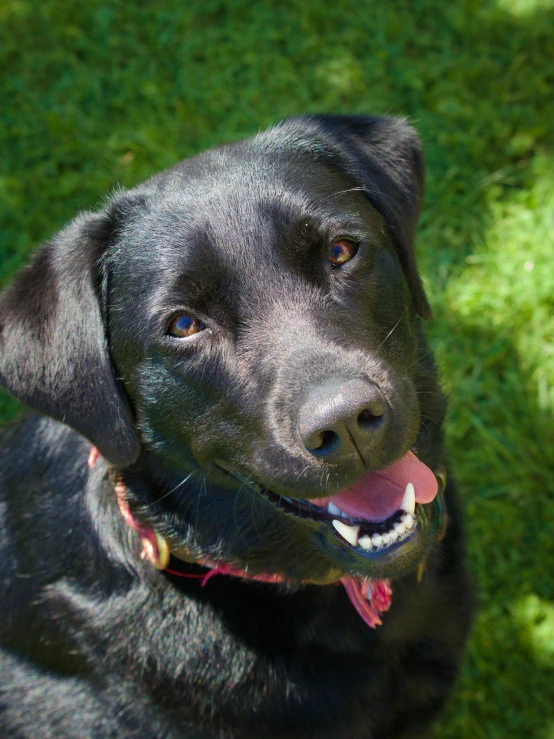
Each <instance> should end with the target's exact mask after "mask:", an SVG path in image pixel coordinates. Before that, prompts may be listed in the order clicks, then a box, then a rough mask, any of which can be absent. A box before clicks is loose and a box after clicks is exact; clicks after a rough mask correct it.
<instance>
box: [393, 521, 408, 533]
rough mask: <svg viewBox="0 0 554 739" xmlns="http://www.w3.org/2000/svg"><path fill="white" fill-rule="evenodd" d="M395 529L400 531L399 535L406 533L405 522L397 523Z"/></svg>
mask: <svg viewBox="0 0 554 739" xmlns="http://www.w3.org/2000/svg"><path fill="white" fill-rule="evenodd" d="M394 530H395V531H396V532H397V533H398V535H399V536H402V534H405V533H406V527H405V526H404V524H403V523H395V524H394Z"/></svg>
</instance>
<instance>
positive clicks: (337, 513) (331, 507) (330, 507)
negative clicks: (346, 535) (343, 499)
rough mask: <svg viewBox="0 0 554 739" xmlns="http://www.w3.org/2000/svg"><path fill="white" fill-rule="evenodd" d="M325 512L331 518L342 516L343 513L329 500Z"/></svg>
mask: <svg viewBox="0 0 554 739" xmlns="http://www.w3.org/2000/svg"><path fill="white" fill-rule="evenodd" d="M327 511H328V512H329V513H330V514H331V515H332V516H344V513H343V512H342V511H341V509H340V508H339V507H338V505H335V504H334V503H333V501H332V500H330V501H329V502H328V503H327Z"/></svg>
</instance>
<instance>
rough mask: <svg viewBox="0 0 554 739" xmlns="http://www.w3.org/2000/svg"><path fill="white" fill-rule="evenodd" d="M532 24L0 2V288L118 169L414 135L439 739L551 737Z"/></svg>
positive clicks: (515, 16) (541, 91)
mask: <svg viewBox="0 0 554 739" xmlns="http://www.w3.org/2000/svg"><path fill="white" fill-rule="evenodd" d="M553 38H554V12H553V10H552V2H550V0H485V2H481V1H478V0H459V1H458V0H454V1H453V2H439V1H438V0H391V1H390V2H387V3H382V2H369V1H368V0H343V1H342V2H341V3H329V2H324V1H323V0H317V1H315V2H310V3H306V2H301V0H283V1H282V2H280V3H271V2H259V3H252V2H249V1H248V0H188V1H187V2H186V3H185V2H181V1H180V0H168V2H166V3H162V4H156V3H150V4H138V5H137V4H136V3H125V2H123V0H89V2H87V3H78V2H76V0H63V1H62V0H43V2H41V3H32V2H29V1H28V0H4V2H1V0H0V68H2V70H3V75H2V77H1V80H0V123H1V127H0V147H1V150H2V158H1V159H0V264H1V265H2V268H1V272H0V284H4V283H5V282H6V280H7V279H8V276H9V274H11V273H12V272H13V271H14V270H15V269H16V268H17V267H18V266H20V265H21V264H22V263H23V261H24V259H25V257H26V255H27V254H28V252H29V250H30V249H31V248H32V247H33V246H34V245H36V244H37V243H38V242H39V241H40V240H42V239H44V238H46V237H47V236H49V235H50V234H51V233H52V232H53V231H54V230H55V229H56V228H58V227H59V226H61V225H62V224H63V223H64V222H65V221H67V220H68V219H69V218H71V217H72V216H73V215H74V214H75V213H76V212H77V211H78V210H79V209H82V208H91V207H94V206H95V205H97V204H98V203H99V202H101V200H102V197H103V196H104V195H105V194H106V193H107V192H109V191H110V190H111V189H113V188H114V187H115V186H116V185H117V184H118V183H120V184H123V185H125V186H130V185H133V184H135V183H137V182H139V181H141V180H143V179H145V178H146V177H148V176H149V175H150V174H151V173H153V172H155V171H157V170H159V169H161V168H163V167H166V166H169V165H171V164H172V163H174V162H175V161H177V160H178V159H180V158H182V157H184V156H188V155H191V154H193V153H195V152H197V151H199V150H201V149H203V148H206V147H208V146H212V145H214V144H218V143H222V142H224V141H229V140H232V139H234V138H237V137H240V136H247V135H250V134H252V133H254V132H256V131H257V130H259V129H260V128H263V127H264V126H266V125H268V124H269V123H271V122H274V121H276V120H279V119H280V118H283V117H286V116H287V115H293V114H299V113H304V112H312V111H328V112H340V113H345V112H355V113H382V114H384V113H394V114H402V115H407V116H409V117H410V118H411V120H412V121H413V122H414V124H415V125H416V126H417V127H418V129H419V131H420V132H421V135H422V138H423V141H424V143H425V148H426V158H427V167H428V182H427V196H426V204H425V209H424V212H423V216H422V220H421V229H420V235H419V241H418V243H419V253H420V263H421V265H422V269H423V272H424V276H425V280H426V284H427V285H428V287H429V291H430V294H431V296H432V301H433V307H434V311H435V315H436V320H435V323H434V324H433V325H431V326H429V335H430V337H431V339H432V341H433V344H434V345H435V347H436V351H437V357H438V360H439V363H440V365H441V368H442V373H443V377H444V380H445V383H446V386H447V388H448V390H449V393H450V397H451V407H450V414H449V421H448V443H449V447H450V450H451V456H452V460H453V464H454V469H455V473H456V476H457V478H458V479H459V481H460V484H461V489H462V493H463V495H464V499H465V501H466V508H467V511H468V523H469V551H470V564H471V568H472V571H473V572H474V573H475V576H476V579H477V581H478V584H479V588H480V601H481V609H480V613H479V616H478V619H477V622H476V626H475V630H474V633H473V637H472V640H471V643H470V648H469V651H468V656H467V659H466V662H465V666H464V671H463V674H462V678H461V680H460V683H459V687H458V690H457V693H456V695H455V697H454V699H453V701H452V703H451V705H450V707H449V710H448V713H447V715H446V716H445V718H444V720H443V722H442V724H441V726H440V728H439V730H438V732H437V735H438V736H439V737H445V738H448V739H481V738H482V739H491V738H492V739H496V738H498V739H521V738H522V737H526V738H531V737H533V738H535V737H536V738H537V739H553V737H554V728H553V727H554V690H553V688H552V686H553V685H554V667H553V666H552V661H551V656H552V651H551V643H552V642H551V627H552V604H553V603H554V578H553V575H552V562H554V543H553V542H554V536H553V531H554V482H553V481H552V474H553V470H554V432H553V428H554V420H553V412H554V389H553V388H554V339H553V337H554V304H553V301H554V297H553V296H554V268H553V262H554V238H553V234H554V223H553V217H554V216H553V213H554V174H553V173H554V128H553V126H552V121H553V120H554V94H553V90H554V65H553V64H552V48H553ZM16 410H17V406H16V404H15V403H14V402H13V401H11V400H8V399H7V398H6V396H5V395H1V394H0V417H1V418H3V419H4V420H6V419H7V418H9V417H11V416H12V415H13V414H14V413H15V412H16Z"/></svg>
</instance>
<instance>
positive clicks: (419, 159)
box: [309, 116, 432, 320]
mask: <svg viewBox="0 0 554 739" xmlns="http://www.w3.org/2000/svg"><path fill="white" fill-rule="evenodd" d="M309 121H310V122H311V123H312V125H313V124H315V125H316V127H317V128H318V129H319V132H320V136H322V138H323V139H324V140H325V139H326V140H327V142H328V143H329V144H330V145H331V148H332V149H333V150H334V151H335V152H338V153H339V158H340V161H341V163H342V165H343V166H346V168H347V169H348V170H349V174H351V175H352V176H354V177H355V179H356V181H358V182H359V183H360V185H361V186H362V187H363V188H364V190H365V191H366V194H367V197H368V199H369V200H370V201H371V203H372V204H373V205H374V206H375V208H377V210H378V211H379V212H380V213H382V215H383V216H384V217H385V218H386V220H387V222H388V224H389V226H390V228H391V231H392V235H393V237H394V239H395V240H396V243H397V246H398V256H399V259H400V263H401V265H402V269H403V270H404V275H405V277H406V280H407V282H408V285H409V287H410V290H411V293H412V296H413V301H414V305H415V308H416V310H417V312H418V313H419V315H420V316H422V317H423V318H426V319H428V320H431V318H432V313H431V308H430V306H429V302H428V300H427V296H426V295H425V290H424V289H423V284H422V282H421V278H420V276H419V272H418V270H417V264H416V255H415V248H414V238H415V230H416V226H417V220H418V218H419V212H420V209H421V202H422V198H423V178H424V166H423V156H422V152H421V144H420V141H419V137H418V135H417V133H416V132H415V130H414V129H413V128H412V127H411V126H409V125H408V124H407V123H406V122H405V121H403V120H401V119H398V118H371V117H365V116H313V117H311V118H310V119H309Z"/></svg>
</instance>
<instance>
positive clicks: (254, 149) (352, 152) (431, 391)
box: [0, 116, 471, 739]
mask: <svg viewBox="0 0 554 739" xmlns="http://www.w3.org/2000/svg"><path fill="white" fill-rule="evenodd" d="M422 190H423V172H422V159H421V152H420V146H419V142H418V139H417V136H416V134H415V133H414V131H413V130H412V129H411V128H410V127H409V126H407V125H406V124H405V123H403V122H402V121H398V120H394V119H382V118H361V117H360V118H356V117H325V116H321V117H311V118H303V119H291V120H289V121H286V122H284V123H282V124H280V125H278V126H276V127H274V128H272V129H270V130H269V131H267V132H265V133H262V134H260V135H258V136H256V137H254V138H252V139H249V140H247V141H242V142H238V143H236V144H232V145H228V146H224V147H221V148H218V149H214V150H212V151H209V152H206V153H204V154H202V155H199V156H197V157H195V158H193V159H189V160H186V161H184V162H182V163H180V164H178V165H177V166H175V167H173V168H172V169H170V170H168V171H166V172H163V173H161V174H160V175H157V176H156V177H154V178H152V179H151V180H149V181H148V182H146V183H144V184H143V185H141V186H139V187H137V188H135V189H133V190H131V191H129V192H120V193H118V194H117V195H116V196H115V197H114V198H113V199H112V200H111V201H110V202H109V203H108V204H107V205H106V207H105V209H104V210H103V211H102V212H101V213H95V214H86V215H81V216H79V217H78V218H77V219H76V220H75V221H74V222H73V223H72V224H71V225H70V226H68V227H67V228H66V229H65V230H64V231H62V232H61V233H60V234H58V235H57V236H56V237H54V239H52V240H51V241H50V242H49V243H47V244H46V245H44V246H43V247H42V248H41V249H40V250H39V251H38V253H37V255H36V257H35V259H34V261H33V262H32V263H31V265H30V266H29V267H27V268H26V269H25V270H23V272H21V274H19V275H18V276H17V277H16V279H15V280H14V282H13V284H12V285H11V286H10V287H9V288H8V289H7V290H6V292H5V293H4V295H3V296H2V298H1V299H0V377H1V379H2V381H3V383H4V384H5V385H6V387H8V388H9V390H10V391H11V392H12V393H13V394H14V395H16V396H17V397H19V398H20V399H22V400H23V401H24V402H26V403H27V404H28V405H29V406H31V407H32V408H34V409H35V410H38V411H40V412H41V413H43V414H47V416H49V417H46V416H35V415H31V416H30V417H28V418H27V419H26V420H23V421H20V422H19V423H18V424H16V425H14V426H13V427H11V428H10V429H7V430H5V431H4V435H3V443H2V449H1V452H0V457H1V459H0V488H1V491H2V503H1V507H0V526H1V532H2V534H1V536H2V538H1V539H0V541H1V554H0V616H1V618H0V639H1V646H2V652H1V659H2V665H1V682H2V684H1V686H0V725H1V727H2V729H1V731H2V736H6V737H33V739H37V738H39V737H85V736H86V737H98V739H104V738H105V737H118V739H119V738H120V737H133V736H139V735H140V736H144V737H149V738H150V737H152V738H154V737H156V738H157V737H159V738H160V739H161V738H162V737H163V738H164V739H166V738H168V739H169V738H170V737H171V738H173V737H190V738H191V739H192V738H195V739H196V738H198V739H200V738H202V737H221V738H222V739H223V738H225V739H239V738H240V739H244V738H252V739H254V738H256V739H260V737H268V738H273V739H277V738H281V737H283V738H284V737H303V738H304V737H305V738H309V737H314V738H315V737H318V739H320V738H324V737H329V739H330V738H332V739H340V737H345V738H346V737H348V739H385V738H391V737H396V738H398V739H400V738H402V739H408V737H428V736H429V734H430V725H431V723H432V721H433V720H435V719H436V717H437V714H438V712H439V711H440V709H441V707H442V705H443V703H444V701H445V699H446V697H447V695H448V693H449V690H450V688H451V686H452V683H453V681H454V679H455V677H456V674H457V670H458V666H459V663H460V658H461V654H462V651H463V646H464V642H465V639H466V635H467V631H468V627H469V621H470V613H471V596H470V589H469V586H468V582H467V576H466V574H465V570H464V562H463V537H462V531H461V519H460V511H459V509H458V502H457V498H456V492H455V488H454V485H453V483H452V481H451V479H450V480H449V482H448V484H447V488H446V500H447V506H448V512H449V518H448V521H449V524H448V530H447V533H446V536H445V538H444V539H443V540H442V541H441V542H440V543H437V542H436V541H435V540H434V539H433V537H432V536H431V534H430V533H429V534H428V535H425V536H424V535H421V536H420V537H419V538H417V545H415V546H413V547H411V548H410V547H400V548H399V550H398V553H397V554H395V555H394V556H391V557H388V558H381V559H371V558H368V557H366V558H364V557H357V556H354V555H351V554H350V553H349V551H348V547H346V546H342V545H340V544H339V543H338V540H337V538H336V537H335V536H333V535H332V534H331V533H330V534H329V535H322V534H321V531H319V530H315V529H314V528H313V527H311V526H310V524H309V523H306V522H304V521H302V520H300V519H297V518H291V517H290V516H285V515H283V514H282V513H280V512H279V511H278V510H277V509H276V508H275V506H274V505H273V504H272V503H270V502H269V501H268V500H267V498H266V497H264V496H263V495H261V494H260V493H259V492H256V489H254V488H253V487H252V486H251V485H249V484H244V479H245V478H251V479H253V480H255V481H256V483H257V484H259V485H262V486H264V487H265V488H266V489H268V490H271V491H273V492H274V493H276V494H281V495H286V496H289V497H295V498H315V497H318V496H319V497H322V496H326V495H332V494H334V493H336V492H338V491H339V490H341V489H343V488H345V487H346V486H348V485H350V484H352V483H353V482H354V481H356V480H357V479H358V478H360V477H361V476H362V475H363V474H364V472H366V471H367V469H379V468H381V467H384V466H386V465H388V464H391V463H392V462H393V461H394V460H396V459H398V458H399V457H401V456H402V455H403V454H405V453H406V451H407V450H408V449H410V448H412V447H414V446H415V448H416V449H417V453H418V455H419V457H420V458H421V459H422V460H423V461H424V462H425V463H426V464H427V465H428V466H430V467H431V468H432V469H436V468H437V467H438V466H441V465H442V466H446V460H445V451H444V447H443V432H442V423H443V419H444V414H445V402H444V399H443V397H442V395H441V392H440V389H439V385H438V381H437V378H436V372H435V368H434V365H433V361H432V358H431V357H430V354H429V351H428V349H427V347H426V344H425V340H424V338H423V335H422V332H421V330H420V326H419V320H420V319H419V317H418V315H417V314H419V315H420V316H422V317H424V318H430V309H429V305H428V302H427V298H426V296H425V293H424V290H423V287H422V284H421V280H420V278H419V275H418V273H417V269H416V262H415V252H414V245H413V238H414V231H415V228H416V222H417V218H418V214H419V208H420V202H421V196H422ZM346 235H348V236H350V237H352V238H353V239H354V240H355V241H356V242H359V244H360V246H359V250H358V253H357V255H356V257H355V258H354V259H352V260H351V261H350V262H348V263H347V264H345V265H343V267H340V269H332V268H331V267H330V265H329V263H328V259H327V254H328V249H329V244H330V243H331V242H332V240H333V239H335V238H339V237H344V236H346ZM179 312H183V313H186V314H190V315H193V316H196V317H197V318H199V319H201V320H202V321H203V322H204V323H205V325H206V327H207V328H206V329H205V330H204V331H202V332H200V333H198V334H196V335H195V336H194V337H193V338H192V339H190V340H189V339H187V340H179V339H175V338H174V337H172V336H169V335H167V326H168V323H169V321H170V319H171V318H172V316H174V315H175V314H176V313H179ZM352 377H364V378H367V379H368V381H370V382H371V383H374V384H376V385H377V386H378V387H379V388H380V389H381V392H382V393H383V394H384V395H385V396H386V398H387V402H388V404H389V406H390V414H389V420H388V425H387V427H386V432H383V433H382V434H381V435H380V436H378V437H377V436H376V437H375V440H374V441H373V442H372V446H371V448H370V454H369V458H367V459H362V458H361V456H359V457H357V458H348V459H345V460H341V461H339V462H338V463H337V464H330V463H327V462H325V460H324V459H317V458H316V457H313V456H312V455H310V454H309V453H308V452H307V451H306V450H305V449H304V448H302V447H301V445H300V444H299V442H298V438H297V432H296V425H295V424H296V414H297V413H298V409H299V407H300V406H301V404H302V402H303V399H304V398H305V396H306V393H307V392H308V390H309V389H310V388H313V387H315V386H318V385H321V383H323V382H327V381H329V380H330V379H332V378H338V379H337V382H340V381H341V379H343V378H346V379H348V378H352ZM80 434H81V435H82V436H81V435H80ZM84 437H85V438H84ZM87 439H88V441H87ZM91 443H92V444H94V445H96V446H97V447H98V448H99V450H100V452H101V454H102V455H103V456H102V457H101V458H100V459H99V461H98V462H97V464H96V465H95V466H94V467H93V468H92V469H91V470H89V468H88V465H87V459H88V456H89V452H90V449H91ZM116 470H117V471H118V472H119V474H121V475H122V478H123V480H124V481H125V484H126V486H127V491H128V494H129V498H130V502H131V508H132V510H133V512H134V515H135V516H137V517H138V518H142V519H144V520H146V521H148V522H149V523H150V524H151V525H152V526H154V527H155V528H156V529H157V530H158V531H159V532H161V533H163V535H164V536H165V537H166V539H167V540H168V541H169V543H170V546H171V548H172V550H173V551H174V552H175V553H177V554H179V555H180V556H181V557H182V558H184V559H188V560H191V561H192V560H195V559H198V558H210V559H212V560H218V561H223V562H227V563H231V564H234V565H235V566H239V567H241V568H243V569H245V568H248V571H249V572H250V573H252V574H255V573H274V572H277V573H282V574H283V575H284V576H285V577H286V578H287V584H283V585H268V584H263V583H254V582H247V581H242V580H240V579H237V578H232V577H226V576H218V577H214V578H212V579H211V580H210V581H209V582H208V583H207V584H206V586H205V587H201V586H200V584H199V582H198V581H197V580H194V579H183V578H178V577H175V576H172V575H168V574H167V573H160V572H158V571H157V570H155V569H154V568H152V567H151V565H150V564H148V563H146V562H145V561H143V560H141V559H140V557H139V552H140V548H141V547H140V541H139V538H138V536H137V534H136V533H135V532H133V531H132V530H131V529H130V528H129V527H128V526H127V524H126V523H125V522H124V520H123V518H122V516H121V514H120V512H119V510H118V507H117V503H116V498H115V494H114V479H115V474H116ZM241 480H242V481H241ZM328 528H329V527H328ZM423 559H425V560H426V563H427V564H426V569H425V572H424V576H423V579H422V580H421V582H420V583H419V582H418V581H417V577H416V569H417V568H418V565H419V564H420V562H421V561H422V560H423ZM172 566H173V567H174V568H180V569H181V570H182V571H184V572H190V573H193V572H201V571H203V570H202V568H200V567H199V566H198V565H195V564H193V563H191V564H187V563H186V562H183V561H181V560H177V559H172ZM337 573H339V574H342V573H350V574H354V575H358V576H364V575H365V576H368V577H374V578H378V577H385V576H387V577H391V578H392V580H393V591H394V596H393V605H392V608H391V610H390V612H389V613H387V614H385V615H384V617H383V625H382V626H380V627H378V628H377V629H376V630H372V629H370V628H369V627H368V626H366V624H365V623H364V622H363V621H362V620H361V618H360V617H359V616H358V614H357V613H356V612H355V610H354V609H353V607H352V605H351V603H350V602H349V600H348V598H347V596H346V593H345V591H344V590H343V588H342V587H340V586H338V585H335V584H328V585H324V584H319V585H303V584H301V581H302V580H310V581H312V582H319V583H325V582H331V581H333V580H336V579H337Z"/></svg>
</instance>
